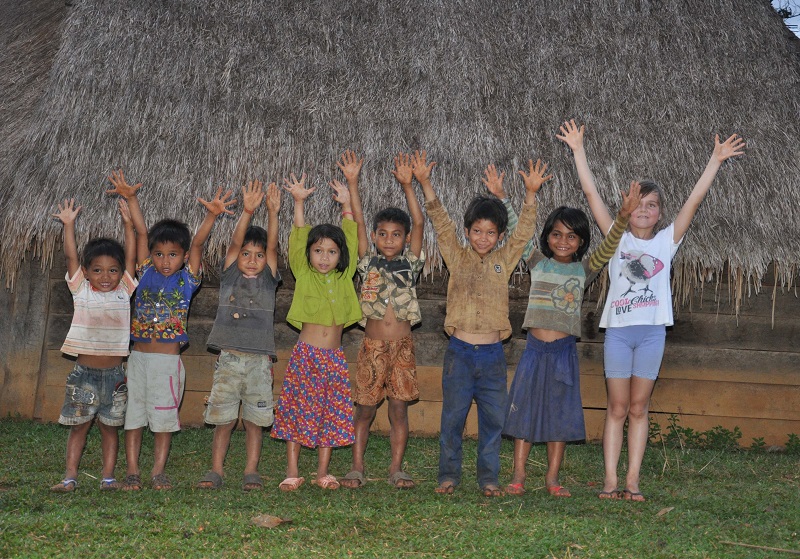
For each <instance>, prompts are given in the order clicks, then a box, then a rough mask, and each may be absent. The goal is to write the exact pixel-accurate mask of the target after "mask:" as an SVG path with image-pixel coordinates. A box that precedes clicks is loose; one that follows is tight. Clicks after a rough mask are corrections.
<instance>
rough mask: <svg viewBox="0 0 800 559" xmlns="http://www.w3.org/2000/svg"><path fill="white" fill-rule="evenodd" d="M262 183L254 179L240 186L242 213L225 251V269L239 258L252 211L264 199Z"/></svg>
mask: <svg viewBox="0 0 800 559" xmlns="http://www.w3.org/2000/svg"><path fill="white" fill-rule="evenodd" d="M263 185H264V183H262V182H261V181H259V180H255V181H249V182H248V183H247V184H246V185H244V186H243V187H242V200H243V202H242V205H243V208H242V215H241V216H239V221H237V222H236V227H234V228H233V234H232V235H231V243H230V244H229V245H228V250H227V252H226V253H225V264H224V265H223V269H227V268H228V266H230V265H231V264H233V263H234V262H236V259H237V258H239V252H241V250H242V244H243V243H244V234H245V233H246V232H247V228H248V227H250V221H251V220H252V218H253V212H255V211H256V210H257V209H258V206H259V205H261V200H263V199H264V191H263V189H262V187H263Z"/></svg>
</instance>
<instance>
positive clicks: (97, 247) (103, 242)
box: [81, 237, 125, 270]
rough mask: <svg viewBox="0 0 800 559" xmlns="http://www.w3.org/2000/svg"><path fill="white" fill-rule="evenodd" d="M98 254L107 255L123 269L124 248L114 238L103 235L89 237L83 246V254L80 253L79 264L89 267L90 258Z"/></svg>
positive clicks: (92, 258)
mask: <svg viewBox="0 0 800 559" xmlns="http://www.w3.org/2000/svg"><path fill="white" fill-rule="evenodd" d="M98 256H109V257H111V258H113V259H114V260H116V261H117V262H118V263H119V266H120V268H122V270H125V249H124V248H122V245H121V244H119V242H118V241H115V240H114V239H107V238H105V237H97V238H95V239H91V240H90V241H89V242H88V243H86V246H85V247H83V254H82V255H81V266H83V267H84V268H89V266H90V265H91V264H92V260H94V259H95V258H97V257H98Z"/></svg>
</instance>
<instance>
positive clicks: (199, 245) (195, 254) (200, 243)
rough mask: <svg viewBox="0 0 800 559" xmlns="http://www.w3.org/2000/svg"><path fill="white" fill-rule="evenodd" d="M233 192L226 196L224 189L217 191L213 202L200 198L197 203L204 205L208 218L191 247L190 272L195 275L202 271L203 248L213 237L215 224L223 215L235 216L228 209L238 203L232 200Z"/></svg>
mask: <svg viewBox="0 0 800 559" xmlns="http://www.w3.org/2000/svg"><path fill="white" fill-rule="evenodd" d="M232 195H233V192H232V191H230V190H228V191H227V192H226V193H225V194H224V195H223V194H222V187H221V186H220V187H219V188H218V189H217V195H216V196H215V197H214V199H213V200H210V201H206V200H203V199H202V198H198V199H197V201H198V202H200V203H201V204H203V206H205V208H206V210H207V211H206V217H205V219H204V220H203V222H202V223H201V224H200V227H198V228H197V233H195V234H194V238H193V239H192V244H191V245H190V246H189V270H191V272H192V273H193V274H197V272H198V271H199V270H200V264H201V263H202V261H203V247H204V246H205V244H206V241H207V240H208V237H209V235H211V228H212V227H214V222H215V221H216V220H217V217H218V216H219V215H220V214H221V213H226V214H230V215H233V211H232V210H229V209H228V206H231V205H233V204H235V203H236V199H235V198H234V199H233V200H231V199H230V197H231V196H232Z"/></svg>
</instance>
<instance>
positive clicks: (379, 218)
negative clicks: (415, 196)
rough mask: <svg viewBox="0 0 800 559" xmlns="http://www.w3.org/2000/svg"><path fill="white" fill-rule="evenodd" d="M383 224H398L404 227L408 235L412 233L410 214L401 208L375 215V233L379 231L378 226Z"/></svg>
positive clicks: (388, 209) (373, 226)
mask: <svg viewBox="0 0 800 559" xmlns="http://www.w3.org/2000/svg"><path fill="white" fill-rule="evenodd" d="M381 223H396V224H397V225H402V226H403V229H404V230H405V232H406V235H408V234H409V233H410V232H411V217H409V215H408V212H406V211H404V210H401V209H400V208H386V209H384V210H381V211H379V212H378V213H377V214H375V219H373V220H372V231H373V233H374V232H375V231H377V230H378V225H380V224H381Z"/></svg>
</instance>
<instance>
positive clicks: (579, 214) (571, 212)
mask: <svg viewBox="0 0 800 559" xmlns="http://www.w3.org/2000/svg"><path fill="white" fill-rule="evenodd" d="M556 221H560V222H561V223H563V224H564V225H566V226H567V227H569V228H570V229H572V230H573V231H574V232H575V234H576V235H578V237H580V239H581V246H579V247H578V250H577V251H576V252H575V254H573V255H572V259H573V260H574V261H575V262H580V261H581V260H582V259H583V256H584V255H585V254H586V251H587V250H589V242H590V241H591V240H592V231H591V228H590V227H589V218H588V217H586V214H585V213H584V212H583V210H579V209H577V208H568V207H566V206H561V207H559V208H556V209H554V210H553V211H552V212H550V215H549V216H547V221H545V223H544V227H542V234H541V236H540V237H539V249H540V250H541V251H542V254H544V255H545V256H546V257H547V258H552V257H553V251H552V250H550V245H549V244H548V242H547V237H549V236H550V233H551V232H552V231H553V228H554V227H555V226H556Z"/></svg>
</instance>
